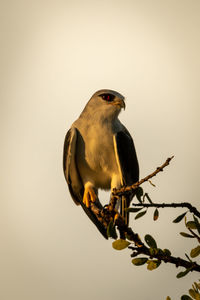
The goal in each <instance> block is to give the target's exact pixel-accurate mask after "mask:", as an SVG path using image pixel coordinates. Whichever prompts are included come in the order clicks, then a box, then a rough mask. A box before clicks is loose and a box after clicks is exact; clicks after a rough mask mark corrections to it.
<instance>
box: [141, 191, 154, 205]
mask: <svg viewBox="0 0 200 300" xmlns="http://www.w3.org/2000/svg"><path fill="white" fill-rule="evenodd" d="M145 197H146V198H147V200H148V201H149V203H151V204H153V202H152V200H151V198H150V197H149V194H147V193H145V194H144V199H145ZM144 199H143V200H144Z"/></svg>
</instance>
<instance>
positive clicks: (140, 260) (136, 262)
mask: <svg viewBox="0 0 200 300" xmlns="http://www.w3.org/2000/svg"><path fill="white" fill-rule="evenodd" d="M147 261H148V258H146V257H138V258H134V259H132V263H133V264H134V265H135V266H142V265H144V264H145V263H146V262H147Z"/></svg>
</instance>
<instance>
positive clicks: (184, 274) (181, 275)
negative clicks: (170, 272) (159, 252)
mask: <svg viewBox="0 0 200 300" xmlns="http://www.w3.org/2000/svg"><path fill="white" fill-rule="evenodd" d="M189 272H190V269H186V270H185V271H183V272H180V273H178V274H177V275H176V277H177V278H182V277H184V276H186V275H187V274H188V273H189Z"/></svg>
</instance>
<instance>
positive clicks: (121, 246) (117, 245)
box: [112, 239, 131, 250]
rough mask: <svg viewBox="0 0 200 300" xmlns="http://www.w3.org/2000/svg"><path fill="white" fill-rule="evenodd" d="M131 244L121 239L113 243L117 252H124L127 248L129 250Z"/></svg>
mask: <svg viewBox="0 0 200 300" xmlns="http://www.w3.org/2000/svg"><path fill="white" fill-rule="evenodd" d="M130 244H131V243H130V242H128V241H126V240H123V239H119V240H116V241H114V242H113V243H112V246H113V248H114V249H115V250H123V249H125V248H127V247H128V246H129V245H130Z"/></svg>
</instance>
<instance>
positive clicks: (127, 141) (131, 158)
mask: <svg viewBox="0 0 200 300" xmlns="http://www.w3.org/2000/svg"><path fill="white" fill-rule="evenodd" d="M114 144H115V145H114V146H115V155H116V160H117V161H118V164H119V168H120V173H121V181H122V184H123V185H132V184H133V183H135V182H137V181H138V180H139V165H138V160H137V155H136V151H135V146H134V143H133V139H132V137H131V135H130V134H129V132H128V131H127V130H126V129H124V131H120V132H118V133H116V134H115V136H114ZM133 196H134V194H132V195H130V196H129V197H127V196H126V197H125V196H122V197H121V209H120V212H121V215H122V216H123V217H124V220H125V222H126V224H127V225H128V223H129V214H128V213H127V212H126V208H128V207H129V205H130V202H131V199H132V198H133Z"/></svg>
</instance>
